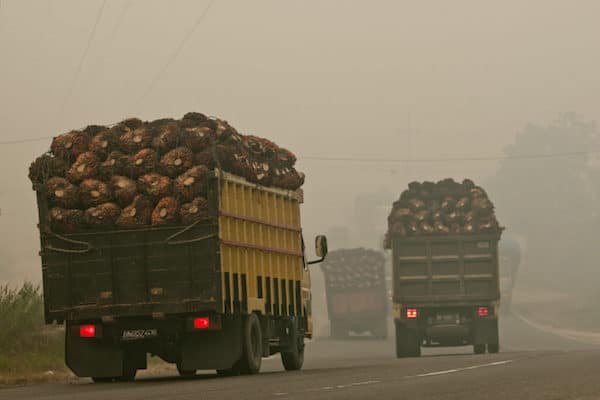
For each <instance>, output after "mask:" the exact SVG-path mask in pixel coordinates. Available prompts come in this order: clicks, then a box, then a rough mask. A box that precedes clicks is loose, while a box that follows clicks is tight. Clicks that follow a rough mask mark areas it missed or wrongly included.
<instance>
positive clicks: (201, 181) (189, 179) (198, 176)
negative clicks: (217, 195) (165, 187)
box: [173, 165, 208, 202]
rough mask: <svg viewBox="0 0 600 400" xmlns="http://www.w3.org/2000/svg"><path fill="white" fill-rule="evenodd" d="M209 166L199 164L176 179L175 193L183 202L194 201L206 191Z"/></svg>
mask: <svg viewBox="0 0 600 400" xmlns="http://www.w3.org/2000/svg"><path fill="white" fill-rule="evenodd" d="M207 174H208V168H206V167H204V166H202V165H197V166H195V167H192V168H190V169H189V170H187V171H186V172H184V173H183V174H181V175H179V176H178V177H177V178H176V179H175V184H174V189H173V191H174V193H175V196H176V197H177V198H178V199H180V200H181V201H182V202H188V201H192V200H193V199H194V198H196V197H198V196H200V195H203V194H205V193H206V183H207V182H206V178H207Z"/></svg>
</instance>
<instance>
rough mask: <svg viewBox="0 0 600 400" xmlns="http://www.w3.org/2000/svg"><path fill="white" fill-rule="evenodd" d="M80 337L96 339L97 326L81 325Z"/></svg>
mask: <svg viewBox="0 0 600 400" xmlns="http://www.w3.org/2000/svg"><path fill="white" fill-rule="evenodd" d="M79 337H82V338H93V337H96V326H95V325H81V326H80V327H79Z"/></svg>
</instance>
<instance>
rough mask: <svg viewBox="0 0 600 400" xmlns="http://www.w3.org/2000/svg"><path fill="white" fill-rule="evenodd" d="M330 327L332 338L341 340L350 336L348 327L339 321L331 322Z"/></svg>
mask: <svg viewBox="0 0 600 400" xmlns="http://www.w3.org/2000/svg"><path fill="white" fill-rule="evenodd" d="M329 329H330V334H329V335H330V337H331V338H332V339H336V340H340V339H346V338H347V337H348V329H346V328H345V327H344V326H342V325H341V324H339V323H336V322H331V325H330V326H329Z"/></svg>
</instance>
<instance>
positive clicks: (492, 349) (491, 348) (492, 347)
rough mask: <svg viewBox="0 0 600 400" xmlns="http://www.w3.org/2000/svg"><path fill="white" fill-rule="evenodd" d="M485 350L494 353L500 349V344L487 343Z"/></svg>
mask: <svg viewBox="0 0 600 400" xmlns="http://www.w3.org/2000/svg"><path fill="white" fill-rule="evenodd" d="M487 350H488V353H490V354H496V353H498V352H499V351H500V344H498V343H488V345H487Z"/></svg>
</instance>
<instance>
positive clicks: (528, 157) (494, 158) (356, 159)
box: [302, 149, 600, 163]
mask: <svg viewBox="0 0 600 400" xmlns="http://www.w3.org/2000/svg"><path fill="white" fill-rule="evenodd" d="M599 153H600V149H599V150H590V151H572V152H564V153H546V154H521V155H512V156H511V155H509V156H490V157H449V158H359V157H302V160H311V161H342V162H359V163H398V162H403V163H437V162H462V161H504V160H534V159H540V158H559V157H572V156H583V155H590V154H599Z"/></svg>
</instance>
